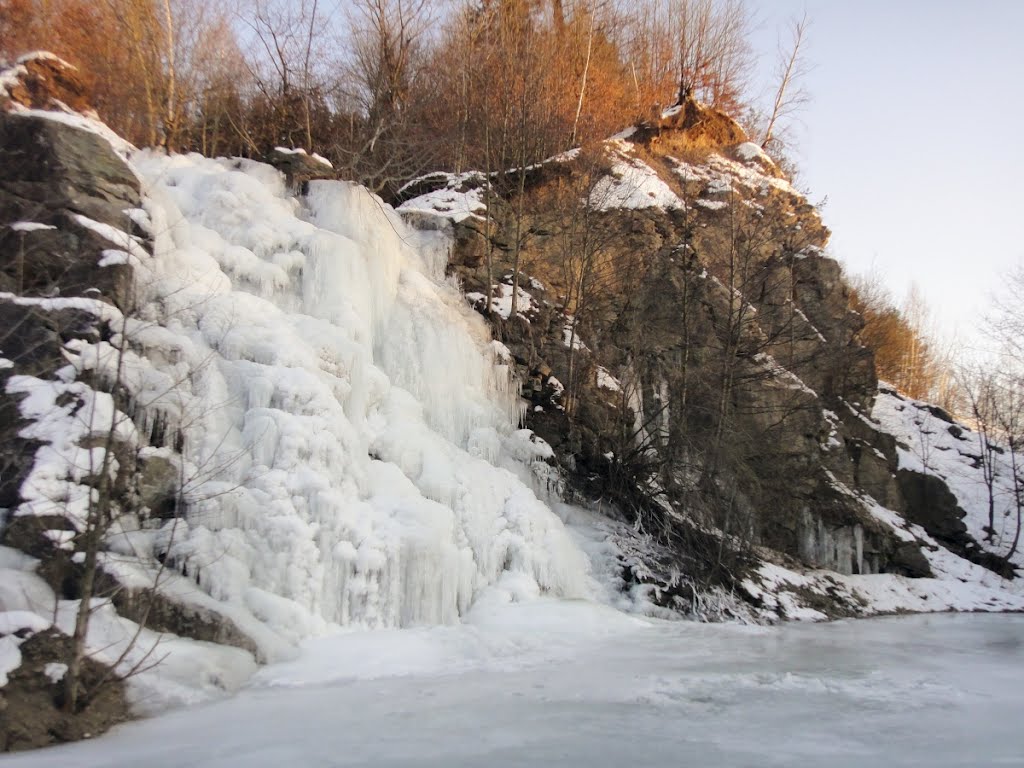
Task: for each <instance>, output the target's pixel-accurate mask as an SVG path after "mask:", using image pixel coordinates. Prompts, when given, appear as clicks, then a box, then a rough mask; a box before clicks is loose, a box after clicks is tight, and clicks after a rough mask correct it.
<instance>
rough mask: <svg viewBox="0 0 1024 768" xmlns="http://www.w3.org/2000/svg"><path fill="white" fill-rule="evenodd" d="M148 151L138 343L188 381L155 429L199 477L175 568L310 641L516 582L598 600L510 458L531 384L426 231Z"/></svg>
mask: <svg viewBox="0 0 1024 768" xmlns="http://www.w3.org/2000/svg"><path fill="white" fill-rule="evenodd" d="M133 160H134V163H135V166H136V168H137V169H138V171H139V173H140V175H141V176H142V177H143V179H144V180H145V187H146V189H145V191H146V195H147V197H148V203H147V211H148V213H149V216H150V218H151V222H150V226H151V230H152V233H153V236H154V251H155V253H154V257H153V258H152V259H151V260H149V261H148V262H147V263H143V264H141V265H140V266H139V267H138V268H137V269H136V273H137V278H138V279H137V283H138V286H139V292H140V295H141V297H142V303H143V308H142V310H141V312H140V315H141V318H142V322H140V323H139V327H138V329H137V330H136V332H135V334H134V336H135V338H134V342H135V344H136V345H137V346H139V347H140V348H141V349H142V350H143V352H144V353H145V358H146V359H147V360H148V361H150V364H152V365H153V366H154V367H156V368H158V369H160V370H161V371H162V372H163V373H165V374H166V375H167V377H168V380H169V381H172V382H173V383H174V385H173V386H172V387H168V388H167V389H166V391H160V392H155V393H154V394H153V396H152V397H150V398H149V399H148V400H146V401H145V402H142V401H141V400H140V406H141V408H140V410H141V414H140V419H141V420H142V421H144V422H147V423H149V424H155V423H163V422H167V423H169V424H170V425H171V427H172V429H171V431H172V432H173V431H174V430H175V429H177V430H180V443H181V445H182V446H183V454H184V456H185V464H186V466H185V470H184V472H183V476H184V477H183V479H184V480H185V483H184V489H185V495H186V500H187V502H188V505H187V506H188V510H189V511H188V514H187V518H186V521H185V523H182V522H180V521H179V522H177V523H173V522H168V523H167V526H166V527H165V529H164V531H163V534H162V536H158V537H157V538H158V541H159V542H160V543H159V546H160V547H162V548H163V549H164V550H165V551H166V555H167V557H168V558H169V562H173V563H174V564H175V566H176V567H177V568H178V569H179V570H182V571H184V572H186V573H187V574H188V575H190V576H191V577H192V578H194V579H196V580H197V581H198V583H199V584H200V585H201V586H202V587H203V589H204V590H206V591H207V592H208V593H209V594H210V595H212V596H213V597H214V598H216V599H218V600H222V601H226V602H228V603H230V604H233V605H237V606H241V607H244V608H245V609H247V610H248V611H250V612H251V613H253V614H255V615H256V616H257V617H259V618H260V619H262V620H263V621H264V622H266V623H267V624H268V625H269V626H270V627H271V628H272V629H275V630H276V631H278V632H279V633H280V634H282V635H284V636H285V637H288V638H293V639H294V638H298V637H301V636H304V635H307V634H310V633H314V632H317V631H319V630H321V629H322V628H323V627H324V625H325V624H326V623H328V622H337V623H342V624H352V623H358V624H365V625H371V626H378V625H409V624H418V623H433V622H451V621H455V620H457V618H458V617H459V615H460V613H462V612H463V611H465V610H466V609H467V607H468V606H469V605H470V603H471V602H472V600H473V598H474V595H475V594H476V593H477V592H478V591H479V590H480V589H481V588H482V587H484V586H486V585H488V584H491V583H493V582H495V581H497V580H498V579H499V578H500V577H501V576H502V574H504V573H507V572H514V573H518V574H522V575H525V576H526V577H528V583H533V584H534V586H533V587H531V588H530V589H535V588H538V587H539V588H540V589H541V590H544V591H550V592H552V593H554V594H559V595H569V596H574V595H582V594H585V593H586V592H587V590H588V580H587V574H586V572H587V563H586V560H585V558H584V556H583V555H582V554H581V553H580V552H579V551H578V550H577V549H576V548H575V546H574V545H573V544H572V543H571V542H570V540H569V538H568V536H567V534H566V532H565V530H564V528H563V526H562V524H561V522H560V521H559V520H558V518H557V517H556V516H555V515H554V514H553V513H552V512H551V511H550V510H549V509H548V508H547V507H546V506H545V505H544V504H543V503H542V502H541V501H539V500H538V499H537V498H536V497H535V496H534V494H533V493H532V492H531V491H530V490H529V488H527V487H526V485H524V484H523V482H521V481H520V480H519V479H517V478H516V477H515V476H514V475H513V474H512V473H510V472H508V471H506V470H503V469H498V468H496V466H495V465H494V462H497V461H498V459H499V458H500V455H501V454H502V453H503V452H506V451H507V452H509V453H518V455H520V456H522V452H521V451H522V446H520V445H512V444H511V443H510V441H516V440H519V441H522V440H523V437H522V435H521V434H520V433H516V432H513V430H512V427H513V425H514V424H515V422H516V421H517V420H518V417H519V407H520V406H519V403H520V401H519V397H518V392H517V391H516V390H515V388H514V387H513V386H512V385H511V382H510V379H509V375H508V371H507V369H506V368H504V367H503V366H502V365H500V364H499V363H498V361H497V360H496V359H495V358H494V352H493V347H492V345H490V343H489V338H488V335H487V331H486V329H485V327H484V325H483V323H482V322H481V321H480V320H479V319H478V318H477V317H476V316H475V315H474V314H473V313H472V311H471V310H469V309H468V308H466V307H465V306H464V303H463V302H462V300H461V299H460V297H459V296H458V294H457V292H456V291H455V290H454V288H453V287H452V286H451V285H449V284H446V283H445V282H444V281H443V277H442V276H441V275H439V274H437V272H438V270H437V259H436V254H432V253H430V252H429V251H430V249H429V248H426V247H424V248H417V245H418V241H417V238H420V237H421V235H418V234H416V233H413V232H411V231H409V230H407V229H406V228H405V227H404V225H403V224H402V223H401V221H400V220H399V218H398V217H397V216H396V215H395V214H394V212H393V211H391V210H390V209H389V208H388V207H386V206H385V205H383V203H381V201H380V200H379V199H377V198H375V197H373V196H371V195H370V194H369V193H367V192H366V191H365V190H363V189H362V188H359V187H356V186H354V185H349V184H345V183H340V182H313V183H312V184H311V185H310V190H309V194H308V196H307V197H306V198H305V200H304V201H303V203H301V204H300V203H299V202H298V201H296V200H295V199H293V198H290V197H288V196H286V194H285V192H284V189H283V184H282V182H281V180H280V177H279V176H278V175H277V174H276V173H275V172H273V171H272V169H270V168H268V167H266V166H262V165H258V164H255V163H248V162H245V161H233V162H228V161H211V160H206V159H202V158H199V157H197V156H189V157H170V158H168V157H164V156H160V155H158V154H143V155H141V156H136V157H135V158H133ZM423 245H425V244H423ZM435 245H436V244H435ZM435 250H436V248H435ZM513 581H516V582H517V583H520V582H521V579H519V580H513Z"/></svg>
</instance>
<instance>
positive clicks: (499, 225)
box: [400, 100, 1012, 616]
mask: <svg viewBox="0 0 1024 768" xmlns="http://www.w3.org/2000/svg"><path fill="white" fill-rule="evenodd" d="M526 174H527V175H526V178H525V179H521V178H519V177H518V174H516V173H515V172H507V173H504V174H493V175H490V176H487V175H483V174H477V175H471V174H470V175H463V176H461V177H445V176H434V177H427V178H425V179H423V180H421V181H419V182H417V183H415V184H413V185H410V187H409V188H408V191H407V196H408V197H409V198H410V199H408V200H406V202H405V203H404V204H403V205H402V206H400V210H402V211H403V212H405V213H406V216H407V218H408V219H409V220H410V221H412V222H413V223H418V224H419V225H420V226H429V227H434V228H448V229H450V231H451V235H452V239H453V242H454V244H455V245H454V248H453V253H452V256H451V260H450V269H451V270H452V271H453V272H454V273H455V274H456V275H457V277H458V279H459V280H460V281H461V282H462V283H463V285H464V286H465V289H466V292H467V294H466V295H467V298H469V299H470V300H471V301H472V302H473V303H474V305H475V306H476V307H477V309H478V310H479V311H480V312H481V313H483V314H484V315H485V316H487V317H488V318H489V319H490V321H491V323H492V325H493V327H494V333H495V336H496V338H498V339H500V340H501V341H502V342H503V343H504V344H506V345H507V346H508V348H509V350H510V352H511V355H512V357H513V358H514V360H515V362H516V365H517V370H518V372H519V376H520V378H521V379H522V381H523V382H524V396H525V397H526V398H527V399H528V401H529V408H528V410H527V413H526V417H525V423H526V425H527V426H528V427H530V428H531V429H534V430H535V431H536V432H537V434H539V435H540V436H541V437H543V438H544V439H545V440H547V441H548V442H549V443H550V444H551V445H552V446H553V448H554V449H555V454H556V461H557V464H558V467H559V469H560V471H561V473H562V476H563V477H564V478H565V480H566V482H567V484H568V487H569V492H570V493H571V494H574V495H575V496H576V498H577V499H578V500H579V501H580V503H582V504H585V505H594V504H600V505H602V507H603V508H605V509H608V510H610V514H611V515H613V516H617V517H619V518H620V519H622V520H623V521H625V522H627V523H629V524H631V525H633V526H634V527H635V528H636V529H637V530H639V531H640V532H642V533H643V534H644V535H645V536H646V537H647V542H648V544H649V545H650V546H649V547H648V550H647V551H648V552H649V553H650V556H649V557H647V558H643V557H642V558H641V559H642V560H646V561H647V562H644V563H642V564H641V565H640V566H639V567H631V568H630V571H631V573H630V577H631V578H635V579H637V580H641V581H645V580H653V581H654V582H656V583H657V584H658V587H659V590H660V592H659V594H660V595H661V597H662V599H663V600H664V601H665V602H666V604H669V605H674V606H676V607H683V608H684V609H685V608H686V607H687V603H688V601H689V602H691V603H692V602H693V600H694V590H695V589H696V590H698V591H699V590H700V589H708V588H711V589H715V588H719V589H722V588H724V589H726V590H730V591H735V592H737V593H739V594H742V595H745V596H746V597H747V598H748V599H750V600H751V601H753V603H754V604H755V605H756V606H758V607H766V608H767V609H769V610H771V611H777V612H778V613H780V614H782V615H787V609H786V605H785V604H783V603H779V601H777V600H774V599H769V600H767V601H766V600H764V594H765V592H766V591H767V592H772V591H778V589H779V583H778V580H777V579H776V576H777V575H778V572H777V571H776V570H774V568H775V565H778V566H783V567H784V568H786V569H792V570H793V571H794V572H806V571H808V569H809V570H810V571H820V572H828V573H831V574H838V575H841V576H845V577H855V576H859V575H862V574H877V573H883V574H894V575H899V576H903V577H911V578H918V577H931V576H934V575H936V574H935V573H934V569H933V568H932V567H931V566H930V565H929V560H928V558H927V557H925V554H923V552H922V547H924V548H925V550H926V551H930V547H931V546H932V544H931V543H928V542H926V541H924V540H923V539H920V540H919V539H916V538H914V537H907V536H906V535H905V532H904V531H903V530H902V529H894V527H893V526H892V525H890V524H889V522H887V518H886V516H885V515H880V514H879V513H878V509H879V508H884V509H886V510H891V511H893V512H895V513H898V514H902V513H906V514H907V515H908V518H909V519H910V520H913V521H921V522H922V524H924V523H928V524H927V525H925V529H926V530H928V532H929V533H934V534H935V535H936V536H939V538H940V539H942V540H943V541H954V540H955V541H956V542H957V543H956V545H955V547H954V549H955V550H956V552H957V553H958V554H960V555H962V556H964V557H968V558H970V559H973V561H974V562H976V563H980V564H981V565H984V566H986V567H989V568H991V569H993V570H995V571H999V572H1000V573H1001V574H1002V575H1004V576H1009V575H1012V574H1011V570H1010V569H1008V566H1005V565H1003V566H1001V565H999V564H998V563H997V562H995V561H996V560H998V558H990V557H989V556H987V555H985V554H983V553H981V552H980V550H979V548H978V546H977V543H976V542H973V540H972V541H971V542H970V543H968V542H966V541H965V540H963V539H962V536H964V535H966V534H964V533H963V531H962V530H961V529H962V528H963V526H962V524H959V525H958V521H957V520H956V513H955V512H954V511H953V507H955V506H956V505H955V504H954V503H952V502H950V503H949V504H946V505H945V506H938V507H935V506H929V509H930V511H929V512H924V511H922V508H923V506H926V505H922V503H921V501H920V499H921V496H922V493H924V492H925V491H926V490H927V491H928V493H929V498H930V499H935V498H938V496H939V494H938V492H937V491H936V490H935V489H933V488H931V485H932V484H934V485H935V486H936V487H938V486H943V487H944V485H943V480H942V479H941V478H939V477H936V476H934V475H932V476H929V477H928V478H927V479H926V480H923V479H921V478H920V477H916V476H912V475H910V474H908V472H907V471H906V470H904V469H900V465H899V460H898V456H897V444H896V441H895V440H894V439H893V438H892V436H891V435H889V434H887V433H885V432H884V431H883V430H882V429H881V427H880V425H879V424H878V423H877V422H875V421H873V420H872V418H871V412H872V408H873V405H874V401H875V397H876V386H877V381H876V377H875V372H874V365H873V358H872V354H871V352H870V350H867V349H865V348H864V347H862V346H861V344H860V343H859V341H858V338H857V333H858V331H859V329H860V327H861V320H860V317H859V316H858V315H857V314H856V313H855V312H852V311H851V310H850V308H849V289H848V287H847V284H846V282H845V280H844V277H843V275H842V270H841V268H840V266H839V264H838V263H837V262H836V261H835V260H834V259H832V258H830V257H829V256H827V255H826V248H827V244H828V238H829V232H828V230H827V228H826V227H825V226H824V225H823V223H822V221H821V218H820V216H819V214H818V212H817V210H816V209H815V208H814V207H813V206H812V205H811V204H810V203H809V202H808V201H807V199H806V198H805V197H804V196H803V195H802V194H800V193H799V192H798V191H797V190H796V189H794V188H793V187H792V185H791V184H790V183H789V182H788V181H787V180H786V178H785V176H784V174H783V173H782V172H781V171H780V170H779V169H778V167H777V166H776V165H775V163H774V162H773V161H772V160H771V159H770V158H769V157H768V156H767V155H766V154H765V153H764V152H763V151H762V150H761V149H760V147H758V146H756V145H755V144H753V143H751V142H749V141H747V139H746V136H745V135H744V134H743V131H742V129H741V128H740V127H739V126H738V125H737V124H736V123H735V122H733V121H732V120H730V119H729V118H728V117H726V116H725V115H723V114H721V113H718V112H715V111H714V110H712V109H709V108H705V107H703V106H702V105H700V104H698V103H696V102H694V101H692V100H691V101H688V102H687V103H685V104H682V105H679V106H677V107H675V108H673V109H671V110H668V111H666V112H665V113H664V114H663V115H662V116H661V118H660V119H658V120H656V121H654V122H652V123H649V124H644V125H640V126H637V127H636V128H634V129H631V130H630V131H626V132H625V133H623V134H621V135H620V136H618V137H616V138H614V139H612V140H610V141H608V142H606V143H605V144H604V146H602V147H600V148H598V149H597V150H595V151H592V152H590V153H579V152H574V153H569V154H567V155H564V156H561V157H558V158H554V159H553V160H552V161H550V162H548V163H545V164H542V165H540V166H536V167H534V168H531V169H528V170H527V171H526ZM520 187H521V188H523V189H525V194H523V195H522V196H520V195H519V194H518V189H519V188H520ZM487 204H489V206H490V208H489V213H490V216H489V217H486V216H485V213H486V211H485V205H487ZM513 294H515V296H516V300H515V311H514V312H513V302H512V296H513ZM488 295H490V297H491V298H490V301H491V304H490V311H488ZM924 483H927V484H928V488H927V489H925V488H924V487H923V484H924ZM930 504H931V502H929V505H930ZM921 515H925V516H928V517H929V519H928V520H923V519H922V518H921V517H920V516H921ZM938 518H941V519H942V520H943V521H944V522H942V523H939V522H938ZM953 529H956V530H955V531H954V530H953ZM951 537H952V538H951ZM908 538H909V540H908ZM639 546H640V549H641V550H642V549H643V546H642V545H639ZM950 546H951V547H953V546H954V545H953V544H950ZM768 563H771V564H774V565H773V566H772V567H771V568H767V569H766V568H765V564H768ZM815 578H816V577H815ZM829 578H831V577H829ZM794 580H795V581H799V580H800V579H799V578H794ZM762 582H764V583H768V584H769V587H768V588H767V590H766V589H763V588H762V586H761V584H762ZM815 589H816V588H815ZM815 589H805V588H802V587H801V588H800V589H797V590H796V591H797V592H799V593H800V594H799V595H798V596H797V597H796V598H794V600H793V601H792V602H791V603H790V610H789V615H794V614H796V613H799V611H800V610H802V609H801V608H799V606H812V607H813V610H817V611H820V612H823V613H825V614H827V615H831V616H836V615H848V614H859V613H865V612H867V613H870V612H874V611H876V610H878V608H877V606H872V604H871V603H872V600H871V599H870V597H864V596H858V595H857V594H856V591H855V590H854V591H852V592H851V591H850V590H848V589H846V588H845V587H844V588H842V589H839V588H835V586H834V585H833V586H825V587H822V588H821V589H820V590H819V592H820V594H812V593H814V592H815Z"/></svg>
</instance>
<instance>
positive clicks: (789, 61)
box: [761, 13, 810, 149]
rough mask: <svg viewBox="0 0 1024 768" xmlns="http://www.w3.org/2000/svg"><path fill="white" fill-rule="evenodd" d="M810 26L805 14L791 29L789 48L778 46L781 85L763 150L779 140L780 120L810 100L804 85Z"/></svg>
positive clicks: (778, 88) (762, 141)
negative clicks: (807, 34)
mask: <svg viewBox="0 0 1024 768" xmlns="http://www.w3.org/2000/svg"><path fill="white" fill-rule="evenodd" d="M809 24H810V21H809V20H808V18H807V14H806V13H804V15H803V16H802V17H801V18H800V19H799V20H798V21H797V20H794V21H793V22H792V24H791V26H790V41H789V45H788V47H787V48H785V49H784V48H783V47H782V46H781V44H780V46H779V65H778V75H777V78H778V86H777V87H776V89H775V98H774V100H773V102H772V111H771V114H770V115H769V116H768V122H767V124H766V125H765V128H764V132H763V133H762V135H761V148H762V149H768V148H769V147H770V146H771V144H772V143H773V142H777V141H778V139H777V138H776V136H775V131H776V127H777V125H778V123H779V121H780V120H785V119H787V118H789V117H791V116H792V115H793V114H794V113H795V112H798V111H799V110H801V109H803V108H804V107H805V106H806V105H807V102H808V100H809V99H810V96H809V94H808V93H807V91H806V90H804V88H803V86H802V83H801V81H802V80H803V79H804V77H805V76H806V75H807V71H808V69H807V61H806V59H805V58H804V51H805V40H804V37H805V35H806V33H807V28H808V26H809Z"/></svg>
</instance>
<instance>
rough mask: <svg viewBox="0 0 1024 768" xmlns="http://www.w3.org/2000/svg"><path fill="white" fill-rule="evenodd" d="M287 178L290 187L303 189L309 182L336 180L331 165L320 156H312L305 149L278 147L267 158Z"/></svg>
mask: <svg viewBox="0 0 1024 768" xmlns="http://www.w3.org/2000/svg"><path fill="white" fill-rule="evenodd" d="M266 161H267V164H268V165H272V166H273V167H274V168H277V170H279V171H281V173H283V174H284V176H285V181H286V183H287V184H288V186H289V187H295V188H301V187H302V185H303V184H305V183H306V182H308V181H314V180H316V179H333V178H335V173H334V169H333V168H332V167H331V164H330V163H329V162H328V161H327V160H325V159H324V158H322V157H320V156H319V155H310V154H308V153H307V152H306V151H305V150H303V149H288V148H286V147H277V148H276V149H274V150H273V151H271V153H270V154H269V155H267V157H266Z"/></svg>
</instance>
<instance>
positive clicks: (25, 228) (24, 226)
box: [10, 221, 56, 232]
mask: <svg viewBox="0 0 1024 768" xmlns="http://www.w3.org/2000/svg"><path fill="white" fill-rule="evenodd" d="M10 228H11V229H13V230H14V231H15V232H38V231H39V230H44V229H56V227H55V226H53V225H52V224H40V223H38V222H35V221H16V222H14V223H13V224H11V225H10Z"/></svg>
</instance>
